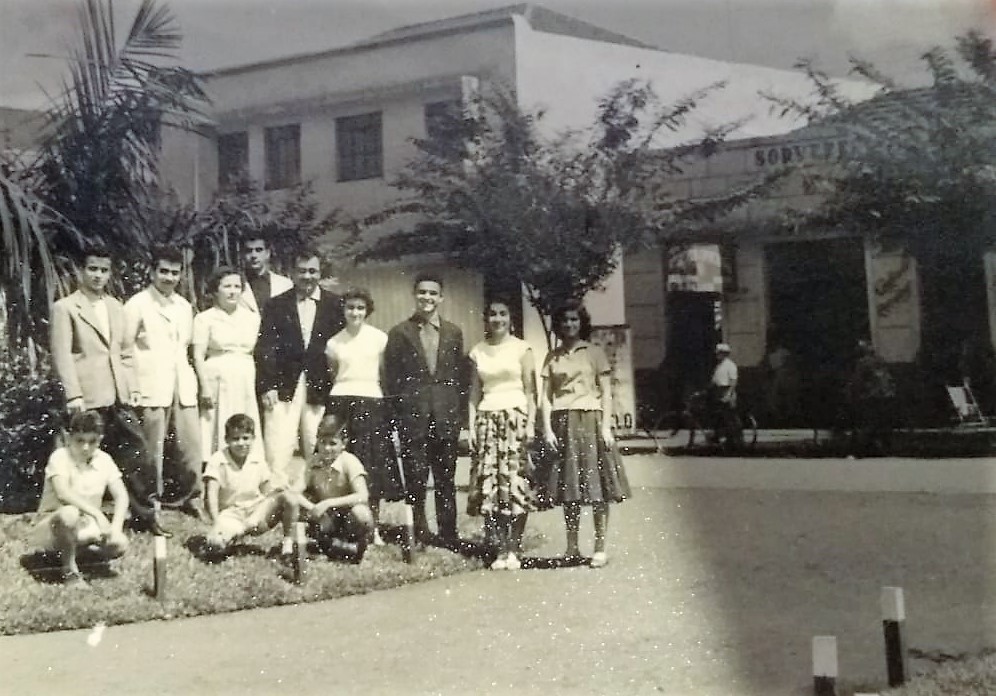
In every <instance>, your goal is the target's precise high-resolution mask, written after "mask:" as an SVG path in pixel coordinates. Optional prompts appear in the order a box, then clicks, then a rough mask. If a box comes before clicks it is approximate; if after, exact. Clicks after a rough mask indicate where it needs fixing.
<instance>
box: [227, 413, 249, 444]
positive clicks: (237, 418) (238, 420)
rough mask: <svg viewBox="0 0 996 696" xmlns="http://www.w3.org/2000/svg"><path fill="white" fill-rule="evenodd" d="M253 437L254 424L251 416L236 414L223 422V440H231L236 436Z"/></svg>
mask: <svg viewBox="0 0 996 696" xmlns="http://www.w3.org/2000/svg"><path fill="white" fill-rule="evenodd" d="M243 434H246V435H255V434H256V422H255V421H254V420H253V419H252V417H251V416H247V415H246V414H244V413H236V414H235V415H234V416H232V417H230V418H229V419H228V420H227V421H225V439H226V440H231V439H232V438H234V437H235V436H236V435H243Z"/></svg>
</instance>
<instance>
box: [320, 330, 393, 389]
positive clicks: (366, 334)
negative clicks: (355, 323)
mask: <svg viewBox="0 0 996 696" xmlns="http://www.w3.org/2000/svg"><path fill="white" fill-rule="evenodd" d="M386 347H387V334H386V333H384V332H383V331H381V330H380V329H377V328H374V327H373V326H370V325H369V324H364V325H363V326H361V327H360V330H359V332H358V333H357V334H356V335H355V336H353V335H352V334H350V333H349V331H348V330H347V329H343V330H342V331H340V332H339V333H337V334H336V335H335V336H333V337H332V338H330V339H329V341H328V343H327V344H325V355H326V357H328V359H329V361H330V362H334V363H335V364H336V374H335V384H333V385H332V391H330V392H329V394H330V395H331V396H363V397H368V398H371V399H382V398H384V392H383V390H381V387H380V366H381V363H382V362H383V360H384V349H385V348H386Z"/></svg>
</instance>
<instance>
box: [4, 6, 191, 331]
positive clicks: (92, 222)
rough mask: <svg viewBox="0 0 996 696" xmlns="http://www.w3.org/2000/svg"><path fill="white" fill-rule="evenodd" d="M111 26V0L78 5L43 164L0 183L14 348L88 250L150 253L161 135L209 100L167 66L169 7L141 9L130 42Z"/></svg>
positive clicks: (48, 114) (18, 169)
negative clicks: (92, 246)
mask: <svg viewBox="0 0 996 696" xmlns="http://www.w3.org/2000/svg"><path fill="white" fill-rule="evenodd" d="M115 27H116V23H115V16H114V10H113V5H112V3H111V1H110V0H81V3H80V6H79V30H80V34H79V40H78V46H77V48H76V49H75V50H74V51H73V52H72V53H71V54H70V56H69V57H68V62H69V74H68V77H67V79H66V81H65V83H64V89H63V90H62V92H61V93H60V94H59V95H58V96H57V97H55V98H54V99H53V100H52V103H51V105H50V106H49V108H48V109H47V110H46V111H45V121H46V124H45V128H44V135H43V138H42V141H41V143H40V147H39V149H38V152H37V155H36V156H35V157H34V158H33V159H27V160H25V159H21V160H19V161H15V162H9V163H7V164H6V165H5V167H4V171H3V174H2V175H0V193H2V197H0V198H2V202H0V222H2V225H3V232H2V235H0V243H2V245H3V246H2V247H0V254H2V256H3V259H4V263H3V264H2V272H0V283H2V285H0V288H2V290H3V295H4V301H5V303H6V308H7V311H8V320H9V323H8V331H9V333H10V335H11V336H12V337H13V338H14V340H15V342H20V341H22V340H30V339H31V338H33V337H36V336H38V335H39V333H43V332H44V319H45V318H46V317H47V315H48V304H49V303H50V302H51V300H52V299H53V297H54V296H55V295H56V294H57V293H58V292H60V291H61V290H62V289H63V288H64V287H65V285H66V281H67V277H68V275H69V273H70V270H71V267H72V261H71V259H72V257H73V252H74V251H75V250H76V249H78V248H79V245H80V243H81V242H83V241H87V240H100V241H102V242H104V243H106V244H108V245H109V246H110V247H112V248H113V249H115V250H116V251H118V252H119V253H120V254H122V255H123V256H124V257H125V258H128V259H131V260H139V261H140V260H141V259H142V258H143V257H144V256H145V255H146V254H147V253H148V249H149V247H150V244H151V241H152V240H151V238H150V236H149V234H148V231H149V230H148V228H147V227H146V226H145V225H144V224H143V223H145V222H146V218H147V214H148V210H149V208H150V206H151V205H152V204H153V202H154V201H155V200H156V199H157V197H158V196H159V195H161V194H160V191H159V178H158V172H157V159H158V148H159V140H160V133H161V129H162V128H169V127H180V128H192V127H194V126H195V125H196V124H195V122H194V121H195V119H196V117H197V114H198V112H197V107H198V105H199V103H201V102H203V101H204V99H205V96H204V93H203V92H202V90H201V87H200V84H199V81H198V79H197V78H196V76H195V75H194V74H193V73H191V72H189V71H187V70H184V69H183V68H180V67H176V66H172V65H170V64H169V62H170V61H171V59H172V58H173V57H174V55H175V53H176V51H177V49H178V48H179V45H180V38H181V36H180V32H179V30H178V28H177V24H176V21H175V19H174V17H173V15H172V13H171V12H170V11H169V10H168V8H167V7H166V6H165V5H163V4H161V3H160V2H158V0H143V1H142V3H141V4H140V5H139V7H138V9H137V11H136V13H135V15H134V17H133V19H132V22H131V24H130V25H129V28H128V32H127V34H126V36H125V37H124V38H123V40H120V39H119V36H118V34H117V31H116V28H115ZM49 57H51V56H49Z"/></svg>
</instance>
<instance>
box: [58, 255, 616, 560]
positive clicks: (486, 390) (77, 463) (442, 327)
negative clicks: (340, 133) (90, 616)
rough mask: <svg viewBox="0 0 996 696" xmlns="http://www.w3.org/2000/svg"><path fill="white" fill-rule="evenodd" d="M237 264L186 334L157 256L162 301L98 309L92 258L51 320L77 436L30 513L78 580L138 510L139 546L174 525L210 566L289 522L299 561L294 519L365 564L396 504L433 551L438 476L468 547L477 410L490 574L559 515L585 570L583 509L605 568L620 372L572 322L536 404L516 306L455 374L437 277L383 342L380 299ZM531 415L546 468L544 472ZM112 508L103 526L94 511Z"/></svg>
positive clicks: (217, 276)
mask: <svg viewBox="0 0 996 696" xmlns="http://www.w3.org/2000/svg"><path fill="white" fill-rule="evenodd" d="M243 250H244V262H245V263H244V267H243V271H244V275H243V273H240V272H239V270H237V269H235V268H232V267H221V268H218V269H217V270H216V271H215V272H214V273H213V274H212V276H211V278H210V280H209V283H208V287H207V290H208V292H209V294H210V296H211V298H212V300H213V303H212V307H211V308H209V309H206V310H204V311H202V312H199V313H197V314H196V316H195V315H194V312H193V308H192V307H191V305H190V303H189V302H188V301H187V300H186V299H185V298H183V297H182V296H181V295H180V294H179V293H178V292H177V286H178V284H179V281H180V278H181V275H182V273H183V261H184V260H183V256H182V253H181V252H180V250H179V249H176V248H171V247H157V248H156V249H155V250H154V252H153V259H152V262H153V263H152V279H151V283H150V285H149V286H148V287H147V288H145V289H143V290H142V291H140V292H138V293H137V294H136V295H135V296H133V297H132V298H130V299H129V300H128V301H127V302H125V303H124V304H123V305H122V303H121V302H119V301H118V300H117V299H115V298H113V297H112V296H110V295H109V294H108V293H107V291H106V289H107V285H108V282H109V280H110V276H111V270H112V265H113V258H112V256H111V254H110V253H109V252H108V251H107V250H106V249H103V248H101V247H91V248H87V249H85V250H83V252H82V254H81V259H80V261H81V265H80V269H81V272H80V286H79V289H78V290H77V291H76V292H74V293H73V294H71V295H69V296H68V297H66V298H64V299H61V300H59V301H58V302H57V303H56V304H55V306H54V309H53V313H52V322H51V339H52V345H51V348H52V358H53V363H54V367H55V371H56V373H57V375H58V378H59V379H60V381H61V383H62V385H63V388H64V391H65V398H66V404H67V409H68V411H69V413H70V414H71V418H70V422H69V427H68V434H67V438H66V441H65V443H64V446H63V447H60V448H58V449H57V450H56V451H55V453H53V455H52V457H51V458H50V460H49V464H48V466H47V467H46V481H45V489H44V492H43V496H42V503H41V506H40V508H39V511H40V512H42V513H45V514H44V515H43V516H42V518H41V522H40V523H39V530H40V533H41V535H42V537H43V540H42V541H41V542H40V544H41V545H43V546H44V547H46V548H52V549H56V550H58V551H60V552H61V559H62V565H63V571H64V573H65V575H66V577H67V579H72V580H76V579H79V572H78V568H77V567H76V559H75V550H76V548H78V547H80V546H81V545H92V544H96V545H97V546H100V547H102V549H103V551H104V552H106V553H107V554H108V555H110V556H113V555H117V554H119V553H121V552H123V550H124V548H125V546H126V537H125V535H124V534H123V533H122V530H123V527H124V524H125V522H126V520H127V519H128V518H129V515H128V511H129V509H130V513H131V514H130V518H131V520H132V522H133V524H134V525H135V526H136V527H138V528H141V529H145V530H148V531H150V532H152V533H154V534H157V535H163V536H169V535H170V532H169V530H167V529H166V528H165V526H164V524H163V520H162V519H161V517H160V514H159V512H160V509H161V508H162V507H164V506H170V507H176V508H179V509H181V510H183V511H185V512H187V513H188V514H191V515H193V516H195V517H197V518H199V519H201V520H203V521H204V522H206V523H209V524H210V525H211V526H210V531H209V532H208V533H207V534H206V539H207V542H208V546H209V547H210V548H212V549H215V550H218V549H223V548H224V547H225V546H226V545H227V544H229V543H230V542H231V541H232V540H234V539H236V538H239V537H242V536H245V535H248V534H256V533H261V532H263V531H265V530H267V529H270V528H273V527H275V526H276V525H277V524H283V527H284V542H283V548H282V550H283V551H285V552H289V551H290V544H291V526H292V525H293V524H294V523H295V522H296V521H297V520H298V519H299V518H301V517H304V518H305V519H307V520H309V522H310V523H311V526H310V534H311V535H312V536H313V538H316V539H317V540H319V542H320V543H321V545H322V547H323V549H326V550H327V551H329V552H331V551H332V550H334V549H333V547H335V549H338V550H340V551H343V553H345V555H347V556H349V557H350V558H352V559H353V560H355V561H359V559H361V558H362V556H363V551H364V549H365V548H366V545H367V544H368V543H373V544H382V543H383V540H382V539H381V538H380V534H379V530H378V517H379V507H380V505H379V504H380V502H381V501H382V500H387V501H397V500H403V499H406V500H407V502H408V503H409V504H410V505H411V506H412V510H413V521H414V531H415V537H416V543H418V544H420V545H424V544H425V543H426V542H427V541H428V540H429V539H430V536H431V535H430V532H429V525H428V521H427V517H426V510H425V503H426V492H427V487H428V486H427V484H428V479H429V475H430V474H431V476H432V479H433V488H434V494H435V512H436V515H435V516H436V528H437V537H438V538H439V540H440V541H441V543H443V544H444V545H457V544H459V537H458V534H457V505H456V485H455V480H454V479H455V471H456V459H457V443H458V437H459V433H460V429H461V425H462V423H463V419H464V416H465V415H467V414H466V411H465V410H464V406H465V404H467V402H468V398H467V396H468V393H469V411H470V413H469V416H470V426H471V427H470V433H471V435H470V444H471V453H472V467H471V468H472V472H471V481H470V495H469V503H468V512H469V513H470V514H472V515H478V514H480V515H483V516H484V518H485V529H486V532H487V539H488V542H489V543H491V544H493V545H494V547H495V560H494V563H493V564H492V567H493V568H495V569H503V568H511V569H514V568H518V567H519V566H520V560H519V555H520V544H521V539H522V532H523V529H524V528H525V523H526V516H527V515H528V513H529V512H531V511H533V510H536V509H539V508H540V507H542V506H545V505H548V504H550V503H554V504H560V505H563V508H564V516H565V521H566V526H567V555H568V556H571V557H578V556H580V550H579V545H578V526H579V520H580V509H581V508H580V506H581V505H583V504H590V505H592V506H593V511H594V515H593V516H594V521H595V552H594V555H593V557H592V561H591V564H592V565H593V566H595V567H599V566H601V565H604V564H605V563H606V562H607V555H606V546H605V543H606V533H607V527H608V505H609V503H611V502H617V501H621V500H623V499H624V498H626V497H628V495H629V487H628V483H627V481H626V477H625V472H624V470H623V467H622V464H621V460H620V458H619V455H618V452H617V450H616V448H615V444H614V440H613V435H612V431H611V428H610V423H611V420H610V418H609V417H608V416H607V415H606V417H603V414H609V413H611V404H612V393H611V379H610V366H609V363H608V361H607V359H606V356H605V354H604V353H603V352H602V350H601V349H600V348H598V347H597V346H595V345H593V344H591V343H589V342H588V340H587V339H588V338H589V334H590V331H591V322H590V318H589V317H588V314H587V312H586V311H585V309H584V307H583V306H582V305H580V304H571V305H568V306H565V307H563V308H562V309H561V310H560V311H559V312H557V314H556V315H555V317H554V326H555V331H556V333H557V336H558V337H559V345H558V347H557V348H556V349H554V350H553V351H551V352H550V353H549V355H548V356H547V358H546V361H545V363H544V364H543V367H542V370H541V375H542V386H541V388H539V389H537V386H536V379H535V375H536V366H535V361H534V358H533V355H532V350H531V349H530V348H529V346H528V344H527V343H525V342H524V341H522V340H521V339H520V338H517V337H515V336H513V335H512V330H511V318H510V317H511V311H510V310H511V306H512V305H511V302H510V301H507V300H495V301H490V302H488V303H487V305H486V308H485V313H484V314H485V327H486V336H487V338H486V339H485V340H484V341H482V342H481V343H480V344H478V345H477V346H474V347H473V348H472V349H471V350H470V352H469V354H465V352H464V342H463V333H462V331H461V329H460V328H459V327H458V326H457V325H455V324H453V323H451V322H449V321H446V320H445V319H443V318H442V317H441V316H440V313H439V308H440V305H441V304H442V302H443V299H444V293H443V291H444V288H443V282H442V279H441V278H439V277H437V276H433V275H420V276H419V277H417V278H416V279H415V282H414V287H413V290H414V303H415V310H414V312H413V314H412V315H411V316H410V317H409V318H408V319H406V320H404V321H402V322H400V323H399V324H398V325H397V326H395V327H394V328H392V329H391V330H390V332H388V333H384V332H383V331H380V330H379V329H377V328H375V327H373V326H371V325H370V324H368V323H367V319H368V318H369V316H370V315H371V314H372V312H373V310H374V300H373V298H372V297H371V296H370V294H369V292H367V291H366V290H363V289H353V288H351V289H349V290H347V291H345V292H344V293H343V294H342V295H337V294H333V293H331V292H328V291H326V290H325V289H323V288H321V287H320V285H319V280H320V279H321V278H322V263H321V257H320V255H319V253H318V252H317V251H315V250H314V249H311V248H305V249H302V250H300V251H298V252H297V253H296V255H295V258H294V264H293V270H292V277H291V278H288V277H285V276H282V275H279V274H277V273H275V272H274V271H273V270H272V269H271V268H270V256H271V249H270V247H269V244H268V242H267V240H266V239H265V238H263V237H259V238H256V239H247V240H245V242H244V247H243ZM537 413H539V414H540V419H541V420H540V424H541V428H540V432H541V434H542V437H543V440H544V443H545V446H546V450H547V451H548V452H551V453H553V454H552V456H548V457H544V458H543V459H544V466H541V467H537V466H534V459H536V457H535V456H533V453H534V452H536V451H538V449H537V447H535V446H533V445H534V443H533V442H532V440H533V438H534V434H535V433H536V432H537V428H536V418H537ZM395 438H397V441H395ZM537 444H538V443H537ZM295 450H299V451H300V453H301V455H302V459H296V458H294V456H293V455H294V452H295ZM399 450H400V451H399ZM399 454H400V457H399V456H398V455H399ZM167 455H168V456H167ZM399 459H400V462H399ZM302 460H303V463H302ZM167 464H168V465H169V466H167ZM164 467H166V468H165V469H164ZM105 492H109V493H110V494H111V496H112V497H113V499H114V501H115V509H114V514H113V519H112V520H108V519H107V518H106V517H105V516H104V514H103V513H102V512H101V508H100V501H101V499H102V498H103V496H104V494H105ZM541 500H542V501H543V503H544V504H541V502H540V501H541ZM326 542H327V543H326Z"/></svg>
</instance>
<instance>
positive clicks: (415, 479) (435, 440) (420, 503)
mask: <svg viewBox="0 0 996 696" xmlns="http://www.w3.org/2000/svg"><path fill="white" fill-rule="evenodd" d="M414 294H415V313H414V314H413V315H412V316H411V317H409V318H408V319H406V320H405V321H403V322H401V323H400V324H398V325H397V326H395V327H394V328H392V329H391V331H390V332H389V333H388V335H387V347H386V348H385V350H384V368H385V371H386V378H387V380H386V381H387V388H388V391H389V393H390V395H391V396H393V397H394V398H395V403H396V406H397V420H398V430H399V433H398V434H399V436H400V439H401V450H402V452H401V458H402V464H403V466H404V473H405V486H406V488H407V493H408V501H409V502H410V503H411V504H412V508H413V517H414V521H415V533H416V538H417V539H418V541H419V542H420V543H425V540H426V537H427V536H428V534H429V530H428V523H427V522H426V515H425V495H426V487H427V484H428V479H429V472H430V470H431V472H432V485H433V488H434V489H435V499H436V525H437V530H438V533H439V536H440V538H441V539H442V541H443V542H444V544H446V545H452V544H455V543H456V542H457V541H458V538H457V522H456V520H457V513H456V484H455V481H454V477H455V474H456V459H457V440H458V438H459V436H460V423H461V419H462V417H463V413H464V410H463V408H461V403H462V399H463V394H464V393H465V389H464V386H465V382H466V367H465V358H464V354H463V332H462V331H461V330H460V327H458V326H456V325H455V324H451V323H450V322H448V321H445V320H444V319H442V318H440V316H439V311H438V310H439V305H440V304H441V303H442V301H443V282H442V280H441V279H440V278H439V277H437V276H434V275H429V274H422V275H420V276H418V277H417V278H416V279H415V287H414Z"/></svg>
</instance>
